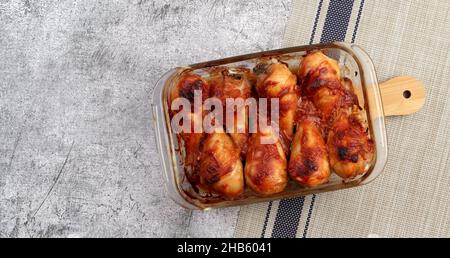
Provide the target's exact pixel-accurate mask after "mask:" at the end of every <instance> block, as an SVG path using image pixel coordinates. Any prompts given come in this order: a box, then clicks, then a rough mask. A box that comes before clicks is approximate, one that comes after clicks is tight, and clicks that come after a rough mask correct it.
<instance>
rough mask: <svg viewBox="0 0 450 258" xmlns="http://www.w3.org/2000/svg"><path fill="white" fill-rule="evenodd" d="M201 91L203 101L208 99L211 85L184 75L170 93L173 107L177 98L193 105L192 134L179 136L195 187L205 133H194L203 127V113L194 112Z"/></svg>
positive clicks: (189, 121) (173, 113) (189, 175)
mask: <svg viewBox="0 0 450 258" xmlns="http://www.w3.org/2000/svg"><path fill="white" fill-rule="evenodd" d="M195 90H199V91H201V92H202V99H203V100H204V99H206V98H207V97H208V95H209V85H208V84H207V82H206V81H205V80H203V79H202V78H201V77H200V76H198V75H195V74H192V73H185V74H183V75H182V76H181V77H180V78H179V80H178V82H177V83H176V85H175V87H173V88H171V91H170V93H169V104H170V105H171V104H172V103H173V101H174V100H175V99H176V98H179V97H182V98H185V99H187V100H188V101H189V102H190V103H191V110H190V111H189V112H190V113H189V116H188V120H187V121H183V123H188V124H189V125H190V129H191V131H190V132H191V133H187V132H181V133H179V134H178V135H177V136H178V137H180V138H181V139H182V144H183V146H184V150H185V159H184V166H185V171H186V177H187V179H188V180H189V182H191V183H192V184H193V185H194V186H195V185H196V184H198V183H199V180H200V178H199V159H200V147H201V143H202V140H203V138H204V134H203V133H194V128H195V127H196V126H197V127H201V126H202V116H203V112H201V113H200V114H195V113H194V110H193V102H194V91H195ZM170 111H171V112H170V115H171V117H173V116H174V115H175V114H176V113H178V112H180V111H181V110H178V111H173V110H172V109H171V110H170Z"/></svg>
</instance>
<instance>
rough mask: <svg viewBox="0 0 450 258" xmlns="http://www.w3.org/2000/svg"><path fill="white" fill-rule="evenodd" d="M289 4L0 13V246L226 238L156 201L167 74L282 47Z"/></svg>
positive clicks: (80, 4) (141, 4)
mask: <svg viewBox="0 0 450 258" xmlns="http://www.w3.org/2000/svg"><path fill="white" fill-rule="evenodd" d="M289 8H290V1H289V0H282V1H271V0H263V1H257V0H251V1H248V0H247V1H238V0H236V1H187V0H176V1H145V0H141V1H137V0H136V1H99V2H97V1H89V0H86V1H41V2H34V1H28V0H26V1H8V0H6V1H5V0H2V1H0V237H66V236H73V237H83V236H84V237H126V236H129V237H132V236H133V237H143V236H146V237H174V236H178V237H183V236H189V237H218V236H223V237H230V236H232V235H233V231H234V225H235V221H236V217H237V214H238V212H239V209H238V208H230V209H220V210H216V211H210V212H199V211H195V212H191V211H188V210H185V209H183V208H180V207H178V206H177V205H176V204H175V203H174V202H172V201H171V200H170V199H167V197H166V196H165V193H164V188H163V182H162V178H161V171H160V167H159V158H158V154H157V152H156V150H155V143H154V139H153V131H152V125H151V121H150V98H151V93H152V88H153V85H154V84H155V82H156V81H157V79H158V78H159V76H161V75H162V74H163V73H164V72H165V71H166V70H168V69H169V68H171V67H174V66H179V65H184V64H189V63H195V62H200V61H206V60H209V59H217V58H221V57H226V56H230V55H236V54H244V53H247V52H255V51H261V50H266V49H273V48H277V47H280V43H281V39H282V35H283V32H284V26H285V23H286V21H287V16H288V13H289Z"/></svg>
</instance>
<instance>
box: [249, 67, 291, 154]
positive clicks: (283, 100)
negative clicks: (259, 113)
mask: <svg viewBox="0 0 450 258" xmlns="http://www.w3.org/2000/svg"><path fill="white" fill-rule="evenodd" d="M254 72H255V73H256V75H257V80H256V91H257V93H258V95H259V97H265V98H269V100H270V99H271V98H278V100H279V110H280V113H279V128H280V137H281V139H282V142H281V143H282V146H283V149H284V151H285V153H286V155H287V154H288V153H289V146H290V143H291V141H292V137H293V134H294V122H295V110H296V107H297V101H298V94H297V93H296V90H297V77H296V76H295V74H293V73H292V72H291V71H290V70H289V68H288V66H287V65H285V64H284V63H280V62H277V61H273V60H272V61H271V62H269V63H264V62H262V63H259V64H258V65H256V67H255V68H254Z"/></svg>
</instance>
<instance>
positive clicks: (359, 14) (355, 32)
mask: <svg viewBox="0 0 450 258" xmlns="http://www.w3.org/2000/svg"><path fill="white" fill-rule="evenodd" d="M339 3H340V2H339ZM352 4H353V3H352ZM363 8H364V0H361V4H360V5H359V10H358V17H357V18H356V23H355V28H354V29H353V35H352V43H354V42H355V39H356V34H357V33H358V26H359V21H360V20H361V14H362V11H363ZM328 10H329V9H328ZM350 13H351V10H350ZM327 16H328V13H327ZM325 23H326V22H325ZM347 26H348V21H347V24H346V27H347ZM346 31H347V30H345V32H344V37H343V39H339V40H344V39H345V34H346ZM322 37H323V33H322ZM315 200H316V195H315V194H313V197H312V200H311V205H310V206H309V211H308V217H307V219H306V223H305V228H304V230H303V238H306V236H307V235H308V228H309V222H310V220H311V214H312V211H313V210H314V202H315Z"/></svg>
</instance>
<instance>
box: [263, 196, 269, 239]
mask: <svg viewBox="0 0 450 258" xmlns="http://www.w3.org/2000/svg"><path fill="white" fill-rule="evenodd" d="M271 210H272V201H270V202H269V207H267V212H266V218H265V219H264V226H263V230H262V233H261V238H264V236H265V235H266V228H267V222H268V221H269V217H270V211H271Z"/></svg>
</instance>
